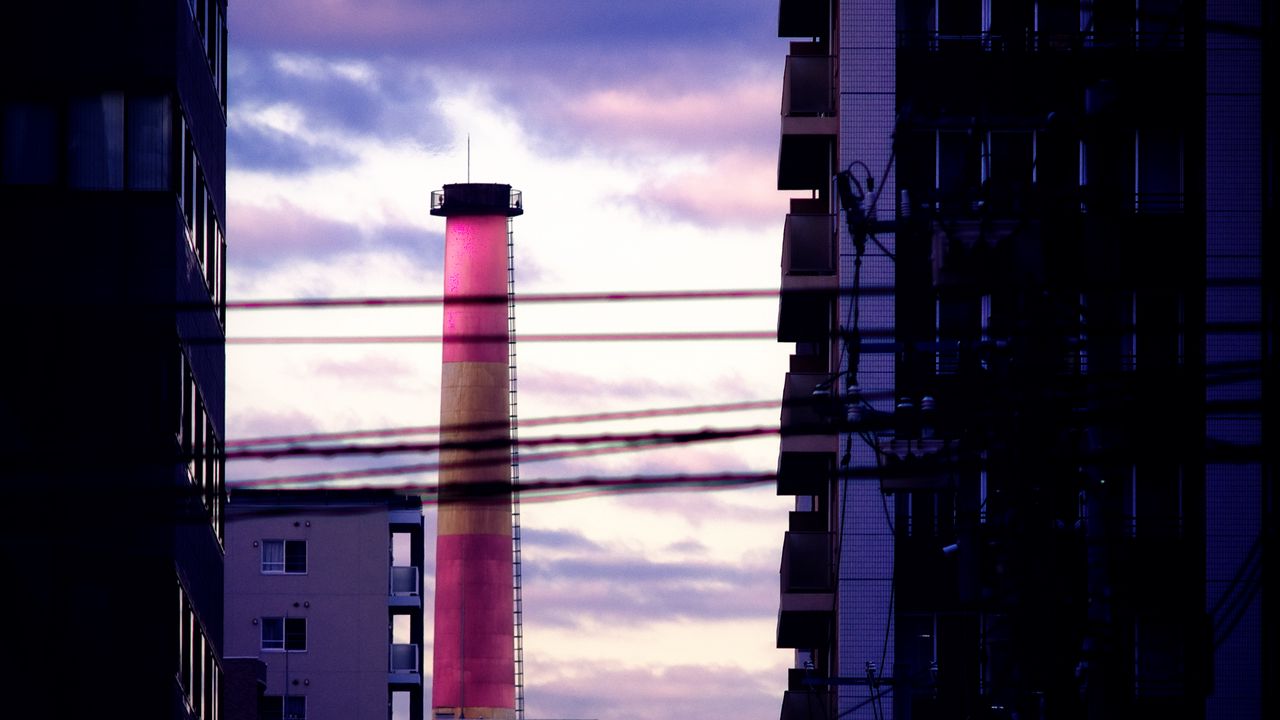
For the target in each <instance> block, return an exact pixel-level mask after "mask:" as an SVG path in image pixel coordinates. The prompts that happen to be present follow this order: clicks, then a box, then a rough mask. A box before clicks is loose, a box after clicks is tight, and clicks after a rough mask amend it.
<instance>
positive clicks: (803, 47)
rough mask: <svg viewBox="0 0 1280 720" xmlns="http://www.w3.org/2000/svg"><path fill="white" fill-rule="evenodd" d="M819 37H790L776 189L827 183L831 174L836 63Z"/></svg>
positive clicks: (834, 136)
mask: <svg viewBox="0 0 1280 720" xmlns="http://www.w3.org/2000/svg"><path fill="white" fill-rule="evenodd" d="M819 48H820V46H819V45H818V44H817V43H792V44H791V54H790V55H788V56H787V63H786V68H785V70H784V71H783V78H782V139H781V142H780V144H779V148H778V189H779V190H812V189H818V188H825V187H827V185H829V184H830V183H831V178H832V176H834V174H835V171H834V163H835V156H834V152H835V141H836V133H837V132H838V131H839V123H838V122H837V120H836V98H837V97H838V95H837V93H836V72H835V71H836V63H835V58H833V57H831V56H829V55H822V54H817V53H819V52H821V50H820V49H819Z"/></svg>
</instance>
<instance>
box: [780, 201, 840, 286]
mask: <svg viewBox="0 0 1280 720" xmlns="http://www.w3.org/2000/svg"><path fill="white" fill-rule="evenodd" d="M782 271H783V272H784V273H785V274H787V275H831V274H834V273H835V271H836V264H835V225H834V224H833V222H832V216H831V215H829V214H820V215H800V214H796V213H789V214H788V215H787V219H786V223H785V224H784V225H783V226H782Z"/></svg>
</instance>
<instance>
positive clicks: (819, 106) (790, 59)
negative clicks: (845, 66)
mask: <svg viewBox="0 0 1280 720" xmlns="http://www.w3.org/2000/svg"><path fill="white" fill-rule="evenodd" d="M835 67H836V65H835V58H833V57H831V56H829V55H788V56H787V64H786V68H785V70H784V71H783V76H782V114H783V115H786V116H789V117H823V116H827V115H834V114H835V112H836V103H835V99H836V91H835V82H836V80H835V78H836V75H835Z"/></svg>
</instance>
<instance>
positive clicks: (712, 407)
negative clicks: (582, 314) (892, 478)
mask: <svg viewBox="0 0 1280 720" xmlns="http://www.w3.org/2000/svg"><path fill="white" fill-rule="evenodd" d="M886 395H888V393H886ZM781 405H782V400H780V399H774V400H743V401H740V402H729V403H716V404H709V405H682V406H678V407H668V408H648V409H641V410H617V411H612V412H599V413H583V414H577V415H558V416H549V417H541V418H528V419H525V418H521V419H520V425H521V427H539V426H545V425H567V424H572V423H587V422H607V421H612V420H635V419H640V418H650V417H662V416H665V415H698V414H705V413H719V412H738V411H743V410H768V409H773V408H778V407H781ZM508 424H509V423H508V422H507V421H506V420H501V421H495V422H492V423H467V424H464V425H456V426H451V427H450V428H449V429H450V430H486V429H500V428H505V427H507V426H508ZM440 429H441V428H440V426H439V425H416V426H408V427H396V428H381V429H376V430H349V431H339V432H327V433H323V432H316V433H304V434H297V435H275V436H266V437H258V438H239V439H235V440H228V441H227V443H226V447H228V448H233V447H248V446H252V445H283V444H287V443H304V442H313V441H321V440H357V439H363V438H381V437H396V436H404V435H429V434H434V433H438V432H440Z"/></svg>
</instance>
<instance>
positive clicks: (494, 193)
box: [431, 183, 524, 216]
mask: <svg viewBox="0 0 1280 720" xmlns="http://www.w3.org/2000/svg"><path fill="white" fill-rule="evenodd" d="M522 213H524V196H523V195H522V194H521V192H520V191H519V190H515V189H512V188H511V186H510V185H500V184H496V183H460V184H457V185H447V186H445V187H444V189H441V190H432V191H431V214H432V215H448V214H456V215H489V214H499V215H501V214H505V215H508V216H512V215H520V214H522Z"/></svg>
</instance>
